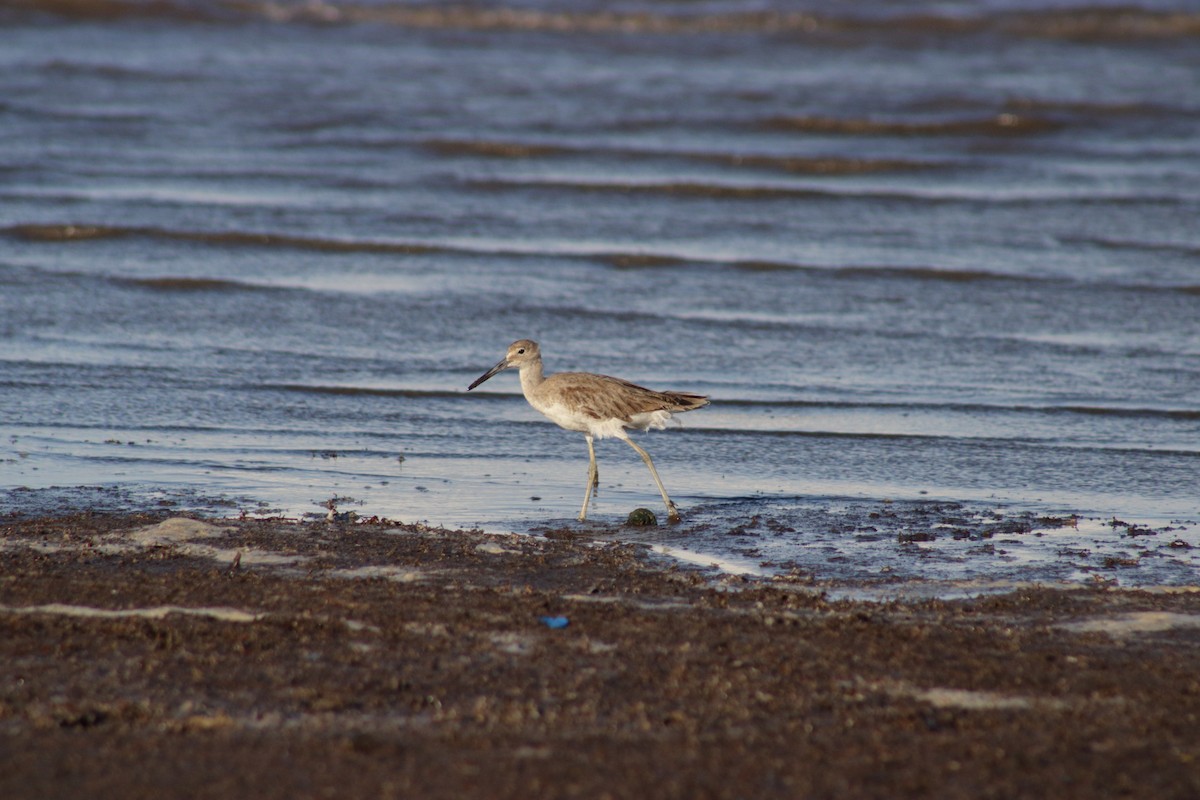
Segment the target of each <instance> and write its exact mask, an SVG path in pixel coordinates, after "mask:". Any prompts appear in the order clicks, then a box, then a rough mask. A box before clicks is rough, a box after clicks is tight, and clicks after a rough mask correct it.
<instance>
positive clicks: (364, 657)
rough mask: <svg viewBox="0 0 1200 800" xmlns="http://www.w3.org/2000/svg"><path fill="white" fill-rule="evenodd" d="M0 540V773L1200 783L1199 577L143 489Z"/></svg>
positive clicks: (507, 785)
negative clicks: (176, 499) (858, 593)
mask: <svg viewBox="0 0 1200 800" xmlns="http://www.w3.org/2000/svg"><path fill="white" fill-rule="evenodd" d="M0 561H2V563H3V569H2V570H0V625H3V629H4V630H3V635H2V636H0V653H2V655H0V663H2V664H5V665H6V670H5V672H6V673H7V674H6V675H5V676H4V681H3V683H2V684H0V687H2V688H0V753H3V754H4V755H3V756H2V758H0V760H2V761H3V762H4V768H3V769H0V795H2V796H4V797H9V798H35V797H53V796H63V795H66V794H68V793H74V792H87V793H89V794H90V795H91V796H96V797H151V796H154V797H171V796H180V797H182V796H188V797H218V796H220V797H228V796H236V795H250V794H253V795H254V796H260V797H310V796H311V797H316V796H327V795H331V794H332V795H334V796H343V797H351V796H372V797H389V796H394V797H406V796H427V797H464V796H479V797H484V796H486V797H514V798H515V797H528V796H556V797H557V796H562V797H575V796H578V797H601V796H605V795H608V796H612V797H630V796H655V797H797V796H812V795H816V796H865V797H885V796H921V795H927V796H939V797H980V796H995V797H1015V796H1037V795H1041V794H1045V793H1046V792H1047V791H1048V790H1047V787H1049V786H1053V787H1055V788H1054V790H1053V793H1054V794H1055V795H1056V796H1062V797H1108V796H1154V797H1165V798H1170V797H1181V798H1182V797H1191V796H1195V795H1196V794H1198V793H1200V678H1198V677H1197V676H1196V674H1195V663H1196V654H1197V652H1200V594H1197V593H1195V592H1193V591H1178V592H1148V591H1140V590H1135V589H1116V588H1112V587H1104V586H1095V587H1074V588H1057V587H1027V588H1019V589H1017V590H1015V591H1013V592H1009V593H1006V594H996V595H985V596H979V597H973V598H967V599H957V600H937V599H925V600H893V601H888V602H879V601H860V600H847V599H840V600H831V599H829V598H828V597H827V596H825V595H823V594H822V593H821V591H820V588H819V587H814V586H813V585H812V584H811V581H807V582H806V581H798V580H788V579H780V578H778V577H776V578H762V579H759V578H747V577H745V576H737V575H721V576H719V577H716V578H714V577H713V576H712V575H711V574H710V573H706V572H704V571H701V570H697V569H691V568H688V567H686V566H684V565H680V564H674V565H668V564H665V563H663V560H662V559H661V557H658V556H654V555H653V554H652V553H650V552H649V549H648V548H646V547H643V546H636V545H627V544H619V543H597V542H595V541H592V540H591V539H588V538H586V537H581V536H578V535H574V534H570V533H557V534H552V535H551V536H550V537H546V536H541V537H539V536H530V535H497V534H486V533H482V532H479V531H448V530H442V529H436V528H429V527H426V526H414V525H402V524H396V523H370V522H366V523H364V522H358V523H353V524H351V523H328V522H295V521H287V520H276V519H248V520H228V519H213V518H208V519H199V518H192V517H170V516H168V515H167V514H165V513H147V514H120V515H101V514H76V515H72V516H68V517H60V518H38V519H23V520H19V521H13V520H5V521H3V523H2V524H0Z"/></svg>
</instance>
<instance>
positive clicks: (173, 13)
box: [5, 0, 1200, 42]
mask: <svg viewBox="0 0 1200 800" xmlns="http://www.w3.org/2000/svg"><path fill="white" fill-rule="evenodd" d="M5 13H7V14H9V15H12V14H17V13H25V14H29V13H34V14H50V15H55V16H58V17H63V18H71V19H86V20H121V19H126V18H155V19H167V20H172V19H174V20H178V21H181V22H194V21H208V22H214V21H221V20H229V21H234V22H236V21H239V20H245V19H261V20H267V21H271V22H274V23H277V24H286V23H300V24H364V23H366V24H378V25H392V26H396V27H403V28H417V29H449V30H485V31H534V32H547V33H560V34H625V35H701V34H737V33H746V34H764V35H792V36H796V35H824V36H830V35H832V36H837V35H851V36H853V35H885V36H894V35H896V34H906V35H910V36H911V35H921V36H942V37H945V36H970V35H979V34H1001V35H1008V36H1013V37H1023V38H1052V39H1065V40H1080V41H1093V40H1104V41H1118V42H1119V41H1124V40H1134V41H1142V40H1147V39H1149V40H1163V39H1177V38H1195V37H1198V36H1200V13H1197V12H1195V11H1191V10H1187V11H1157V10H1152V9H1145V8H1136V7H1132V6H1125V7H1107V6H1086V5H1081V6H1079V7H1077V8H1069V9H1061V10H1048V11H1037V10H1019V11H997V12H994V13H986V12H985V13H977V14H964V15H950V14H938V13H922V12H913V13H899V14H875V15H867V14H858V15H850V14H846V15H836V14H830V13H824V14H816V13H809V12H804V11H795V10H782V9H780V10H774V9H763V10H750V11H743V10H728V9H717V10H713V11H709V12H707V13H705V12H686V11H683V12H662V11H659V10H657V9H653V10H651V9H647V10H640V9H629V10H596V9H580V8H578V7H575V6H572V5H570V4H566V3H563V4H561V5H556V4H554V3H547V7H545V8H530V7H516V6H505V5H500V4H493V5H468V4H436V3H427V4H414V3H405V2H376V3H369V2H338V1H337V0H291V1H289V0H211V1H210V2H202V1H201V0H9V2H8V3H6V9H5Z"/></svg>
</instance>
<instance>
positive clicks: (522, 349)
mask: <svg viewBox="0 0 1200 800" xmlns="http://www.w3.org/2000/svg"><path fill="white" fill-rule="evenodd" d="M517 355H519V356H523V355H525V348H524V347H522V348H521V349H520V350H518V351H517Z"/></svg>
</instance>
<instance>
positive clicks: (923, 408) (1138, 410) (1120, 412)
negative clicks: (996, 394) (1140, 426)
mask: <svg viewBox="0 0 1200 800" xmlns="http://www.w3.org/2000/svg"><path fill="white" fill-rule="evenodd" d="M713 405H714V406H717V405H719V406H721V407H731V408H747V409H780V408H795V409H808V410H814V409H839V410H846V411H897V412H905V413H908V412H918V413H930V414H947V413H953V414H971V415H977V414H1034V415H1049V416H1062V415H1067V416H1086V417H1112V418H1123V419H1165V420H1174V421H1178V422H1194V421H1197V420H1200V409H1192V408H1151V407H1145V406H1141V407H1130V406H1099V405H1076V404H1067V405H1025V404H1019V403H1016V404H1007V403H928V402H871V401H858V400H843V401H834V400H760V399H748V398H721V399H720V400H717V399H714V400H713Z"/></svg>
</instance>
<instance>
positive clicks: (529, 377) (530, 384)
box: [521, 358, 545, 397]
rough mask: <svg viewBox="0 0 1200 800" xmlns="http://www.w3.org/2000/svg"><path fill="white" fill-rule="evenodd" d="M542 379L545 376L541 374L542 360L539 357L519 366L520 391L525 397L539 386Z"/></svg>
mask: <svg viewBox="0 0 1200 800" xmlns="http://www.w3.org/2000/svg"><path fill="white" fill-rule="evenodd" d="M543 380H545V378H544V377H543V376H542V360H541V359H540V358H539V359H536V360H534V361H530V362H529V363H528V364H526V365H525V366H523V367H521V391H522V392H524V393H525V396H526V397H529V395H530V393H531V392H532V391H533V390H534V389H536V388H537V387H539V386H541V385H542V381H543Z"/></svg>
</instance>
